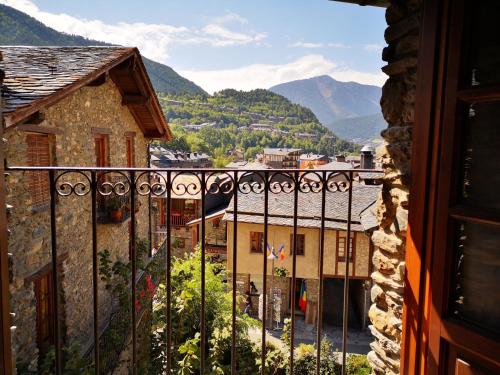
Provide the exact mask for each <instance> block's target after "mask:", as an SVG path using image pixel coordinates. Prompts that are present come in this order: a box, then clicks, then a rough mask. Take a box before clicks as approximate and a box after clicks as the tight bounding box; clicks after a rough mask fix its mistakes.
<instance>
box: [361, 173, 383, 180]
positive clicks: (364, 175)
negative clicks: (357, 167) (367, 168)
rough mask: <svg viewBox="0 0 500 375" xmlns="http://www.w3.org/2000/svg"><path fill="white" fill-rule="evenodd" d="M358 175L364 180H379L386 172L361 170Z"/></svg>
mask: <svg viewBox="0 0 500 375" xmlns="http://www.w3.org/2000/svg"><path fill="white" fill-rule="evenodd" d="M358 175H359V178H361V179H363V180H378V179H380V178H382V177H384V172H359V174H358Z"/></svg>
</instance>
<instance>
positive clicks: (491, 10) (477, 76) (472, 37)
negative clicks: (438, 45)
mask: <svg viewBox="0 0 500 375" xmlns="http://www.w3.org/2000/svg"><path fill="white" fill-rule="evenodd" d="M499 14H500V1H498V0H481V1H472V0H469V1H468V4H467V7H466V20H468V21H469V22H470V23H469V32H468V33H467V34H468V36H469V37H468V38H465V39H464V42H463V43H464V49H463V50H464V52H465V53H466V54H467V57H468V61H466V69H465V83H466V86H478V85H491V84H495V83H500V69H498V66H499V64H500V23H499V22H498V15H499Z"/></svg>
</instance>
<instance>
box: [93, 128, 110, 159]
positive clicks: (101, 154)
mask: <svg viewBox="0 0 500 375" xmlns="http://www.w3.org/2000/svg"><path fill="white" fill-rule="evenodd" d="M108 148H109V137H108V135H107V134H96V135H95V158H96V162H95V165H96V166H97V167H108V166H109V150H108Z"/></svg>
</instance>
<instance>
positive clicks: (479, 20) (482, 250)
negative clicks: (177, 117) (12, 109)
mask: <svg viewBox="0 0 500 375" xmlns="http://www.w3.org/2000/svg"><path fill="white" fill-rule="evenodd" d="M339 1H343V2H346V3H355V4H357V5H362V6H379V7H386V8H387V9H386V10H385V19H386V22H387V28H386V30H385V33H384V35H383V37H384V38H385V41H386V44H387V45H386V46H385V48H384V49H383V51H382V52H381V57H382V59H383V60H384V61H385V62H386V63H387V64H386V65H385V66H384V67H383V68H382V71H383V72H384V73H385V74H386V75H387V76H388V78H387V81H386V83H385V84H384V87H383V90H382V99H381V109H382V113H383V116H384V119H385V120H386V121H387V122H388V127H387V128H386V129H384V130H383V131H382V137H383V139H384V143H383V145H382V147H381V151H380V158H381V166H382V169H383V171H384V177H383V178H382V184H381V185H380V186H381V189H382V193H381V194H380V195H379V197H378V200H377V202H376V203H375V207H374V214H375V215H376V219H377V225H378V229H376V230H374V231H373V233H372V234H371V240H372V242H373V245H374V246H373V247H374V251H373V256H372V267H373V272H372V274H371V278H372V282H373V286H372V289H371V291H370V297H371V307H370V309H369V317H370V321H371V325H370V327H369V328H370V331H371V333H372V335H373V342H372V343H371V345H370V347H371V349H372V350H371V351H370V352H369V353H368V360H369V363H370V365H371V367H372V373H374V374H376V375H395V374H429V375H438V374H450V375H451V374H454V375H471V374H473V375H489V374H498V373H499V372H500V359H499V356H498V353H500V343H499V340H498V335H499V331H500V328H499V323H500V294H499V293H498V285H499V272H498V263H499V256H498V244H499V243H500V231H499V229H498V228H499V227H500V220H499V217H500V215H499V207H500V205H499V197H500V196H499V194H498V182H499V181H498V178H499V176H500V164H499V163H498V159H499V154H498V152H499V150H500V147H499V146H498V145H499V137H500V133H499V132H498V120H497V118H498V116H496V114H497V113H498V112H499V108H500V105H499V98H500V89H499V86H498V83H499V79H500V76H499V70H498V61H499V53H498V51H499V48H500V39H499V38H500V33H498V32H497V30H498V15H499V14H500V3H499V2H498V1H497V0H483V1H464V0H456V1H452V0H406V1H399V0H398V1H396V0H339ZM357 5H352V6H357ZM380 37H382V35H380ZM49 66H51V65H49ZM44 68H47V66H46V65H44ZM1 79H2V75H1V74H0V80H1ZM89 89H90V88H89ZM107 99H108V97H106V98H105V100H107ZM89 100H90V99H89ZM1 104H2V102H1V99H0V105H1ZM96 105H99V103H96ZM0 116H1V113H0ZM0 129H1V131H3V129H2V128H1V127H0ZM5 147H7V145H6V146H5ZM3 148H4V145H3V143H0V158H3ZM349 159H350V158H346V160H347V161H350V160H349ZM353 161H355V162H358V163H359V160H354V159H353ZM6 171H7V172H8V173H9V174H10V176H9V177H8V178H9V179H10V181H12V180H16V179H18V178H19V177H17V176H14V175H17V174H19V171H16V170H12V169H7V170H6ZM0 172H2V173H3V172H4V164H3V163H0ZM0 181H1V183H0V204H1V205H2V206H3V205H4V203H5V200H4V198H5V194H3V189H2V187H3V185H2V184H3V180H0ZM370 188H373V187H370ZM9 194H10V193H9ZM10 197H12V195H11V196H10ZM24 197H25V198H27V195H24ZM21 198H22V197H21ZM18 203H21V207H20V208H19V207H18V208H16V207H13V208H12V210H11V215H13V214H15V211H16V209H21V210H26V211H29V210H30V207H31V198H30V199H25V201H23V202H18ZM23 205H26V206H29V207H23ZM288 208H289V209H290V207H288ZM68 212H69V213H70V212H71V211H68ZM61 220H62V219H61ZM299 220H300V219H299ZM13 225H20V223H18V222H15V223H14V224H12V223H8V225H7V223H6V216H5V210H2V211H1V212H0V230H1V233H0V266H1V270H2V272H1V273H0V281H1V287H2V301H1V302H2V309H1V310H0V313H1V315H0V326H1V329H2V336H1V337H0V339H1V341H0V349H1V351H0V365H1V370H0V372H2V371H3V372H2V373H5V374H7V375H10V374H12V365H11V349H12V348H11V331H12V330H13V327H12V326H13V325H14V324H17V321H16V317H14V318H12V317H11V316H10V315H9V313H10V312H11V311H13V310H15V309H16V308H17V307H16V305H15V304H14V305H13V304H12V303H9V299H8V298H7V297H6V296H8V294H9V293H8V287H9V272H8V261H7V255H8V254H7V244H6V242H7V241H6V237H7V229H9V230H10V231H11V232H12V231H13V230H14V229H15V228H14V227H13ZM87 233H88V232H87ZM228 233H231V230H230V229H229V230H228ZM30 236H31V233H27V236H25V237H24V238H23V240H24V241H26V239H28V240H30V239H31V237H30ZM247 238H248V237H247ZM30 242H31V240H30ZM228 243H231V240H230V238H228ZM76 245H78V246H79V245H80V243H79V242H76ZM247 246H248V245H247ZM306 251H307V249H306ZM261 256H263V254H261ZM14 263H15V262H14ZM86 264H88V262H86ZM14 266H17V267H18V266H19V265H18V264H17V265H16V264H14ZM18 282H19V280H18ZM88 301H89V299H88V298H85V299H83V300H78V301H73V303H75V302H77V304H76V305H75V307H74V308H75V309H77V308H82V307H83V306H85V304H88V303H89V302H88ZM329 303H330V301H329V300H327V299H324V304H325V305H328V304H329ZM28 327H30V328H31V329H32V330H34V323H32V322H30V325H29V326H28ZM18 329H19V328H18ZM235 331H236V330H232V332H235ZM14 332H15V334H14V335H16V334H17V333H16V331H14ZM264 333H265V332H264ZM87 336H88V337H90V336H91V333H88V335H87ZM14 340H17V339H16V338H14ZM349 340H350V338H348V340H346V341H347V342H346V341H344V343H345V344H346V345H347V344H348V341H349ZM202 341H203V340H202ZM16 345H18V344H17V343H15V345H14V346H15V348H17V346H16ZM264 345H265V344H264ZM201 346H202V347H203V344H201ZM204 347H207V346H204ZM342 349H343V350H342V352H343V354H345V350H344V349H345V348H342ZM233 358H234V357H233ZM291 372H293V370H292V371H291ZM233 373H234V371H233ZM295 373H297V371H296V372H295Z"/></svg>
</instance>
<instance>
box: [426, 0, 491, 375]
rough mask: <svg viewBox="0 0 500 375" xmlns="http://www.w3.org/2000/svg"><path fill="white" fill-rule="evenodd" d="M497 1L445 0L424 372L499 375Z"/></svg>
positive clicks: (432, 187) (458, 374) (457, 374)
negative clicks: (443, 52) (438, 134)
mask: <svg viewBox="0 0 500 375" xmlns="http://www.w3.org/2000/svg"><path fill="white" fill-rule="evenodd" d="M499 16H500V2H499V1H498V0H483V1H473V0H459V1H450V2H449V8H448V9H447V13H446V17H449V18H448V20H449V22H447V23H446V22H445V24H447V25H448V26H447V32H446V34H445V35H446V38H447V39H446V41H445V43H444V45H445V51H446V53H445V56H446V59H445V60H444V61H443V62H442V64H443V67H444V69H442V71H443V75H442V87H443V93H444V97H443V102H442V103H443V105H442V117H441V120H440V121H441V124H440V126H441V134H440V138H439V139H440V141H439V145H437V146H438V147H437V150H438V152H437V153H438V157H437V169H436V170H437V176H436V182H437V184H436V185H435V186H431V187H430V188H431V189H435V196H436V201H435V202H436V203H435V207H434V208H433V209H431V212H432V210H434V215H435V216H434V217H435V224H434V231H433V232H434V234H433V243H432V248H431V249H430V250H431V255H432V262H431V267H430V269H431V275H430V277H431V281H430V283H429V286H428V290H427V295H428V306H429V311H430V314H429V319H430V320H429V347H428V354H427V365H426V370H425V373H430V374H455V375H466V374H478V375H480V374H496V373H500V343H499V338H500V287H499V285H500V193H499V187H500V23H499V21H498V20H499Z"/></svg>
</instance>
